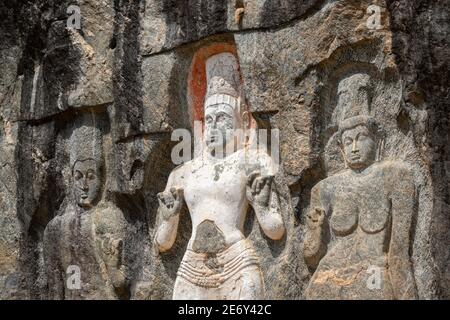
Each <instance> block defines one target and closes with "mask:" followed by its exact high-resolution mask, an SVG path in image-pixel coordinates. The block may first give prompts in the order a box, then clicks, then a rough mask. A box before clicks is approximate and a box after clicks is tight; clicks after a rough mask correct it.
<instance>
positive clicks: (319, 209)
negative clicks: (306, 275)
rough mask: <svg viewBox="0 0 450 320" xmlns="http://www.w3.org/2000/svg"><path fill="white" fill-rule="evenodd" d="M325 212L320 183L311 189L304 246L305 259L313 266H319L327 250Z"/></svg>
mask: <svg viewBox="0 0 450 320" xmlns="http://www.w3.org/2000/svg"><path fill="white" fill-rule="evenodd" d="M325 212H326V210H325V208H324V206H323V204H322V201H321V196H320V184H318V185H316V186H315V187H314V188H313V189H312V191H311V203H310V208H309V212H308V215H307V217H306V223H307V230H306V236H305V242H304V247H303V256H304V258H305V261H306V263H307V265H308V266H310V267H312V268H316V267H317V265H318V264H319V262H320V260H321V259H322V258H323V256H324V255H325V254H326V250H327V244H326V235H325V230H324V221H325Z"/></svg>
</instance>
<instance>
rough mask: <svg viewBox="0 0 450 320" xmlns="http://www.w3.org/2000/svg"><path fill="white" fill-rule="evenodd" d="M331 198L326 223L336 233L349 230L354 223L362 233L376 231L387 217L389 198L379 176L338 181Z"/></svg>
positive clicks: (353, 228)
mask: <svg viewBox="0 0 450 320" xmlns="http://www.w3.org/2000/svg"><path fill="white" fill-rule="evenodd" d="M333 200H334V201H333V205H332V213H331V217H330V227H331V228H332V230H333V232H334V233H335V234H336V235H337V236H346V235H348V234H351V233H352V232H353V231H354V230H355V229H356V228H357V227H359V228H360V229H361V230H362V231H364V232H365V233H369V234H373V233H378V232H381V231H382V230H384V229H385V228H386V226H387V225H388V223H389V221H390V214H391V206H390V200H389V196H388V194H387V192H386V190H385V188H384V187H383V183H382V179H381V178H378V177H371V179H365V180H364V179H361V180H354V181H349V182H348V183H346V184H342V185H341V186H340V187H339V188H337V189H336V193H335V197H334V199H333Z"/></svg>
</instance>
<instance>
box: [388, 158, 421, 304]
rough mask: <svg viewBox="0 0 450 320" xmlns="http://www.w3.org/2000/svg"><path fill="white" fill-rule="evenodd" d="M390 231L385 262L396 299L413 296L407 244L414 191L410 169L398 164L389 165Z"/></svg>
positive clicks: (414, 198) (414, 201)
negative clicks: (386, 262)
mask: <svg viewBox="0 0 450 320" xmlns="http://www.w3.org/2000/svg"><path fill="white" fill-rule="evenodd" d="M392 169H393V171H394V172H393V173H394V174H389V176H390V178H388V179H392V180H391V181H390V183H389V185H390V187H391V201H392V229H391V230H392V231H391V241H390V246H389V254H388V262H389V273H390V279H391V282H392V285H393V290H394V295H395V297H396V299H400V300H402V299H417V290H416V284H415V279H414V274H413V270H412V263H411V257H410V248H411V247H412V237H411V235H412V232H413V217H414V214H415V210H416V191H415V184H414V180H413V176H412V173H411V171H410V170H409V169H408V168H407V167H405V166H403V165H401V166H398V167H396V168H392Z"/></svg>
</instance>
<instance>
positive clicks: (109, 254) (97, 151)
mask: <svg viewBox="0 0 450 320" xmlns="http://www.w3.org/2000/svg"><path fill="white" fill-rule="evenodd" d="M101 139H102V138H101V135H100V131H99V130H98V129H97V128H95V127H93V126H85V125H82V126H80V127H79V128H76V129H75V130H74V131H73V134H72V136H71V140H70V145H71V154H70V166H71V176H72V181H71V182H72V194H73V199H72V201H71V202H70V203H69V204H68V206H67V207H66V209H65V210H64V212H63V213H62V214H60V215H57V216H56V217H54V218H53V219H52V220H51V221H50V223H49V224H48V226H47V228H46V230H45V234H44V255H45V262H46V273H47V281H48V288H49V298H53V299H117V298H120V297H123V295H124V294H125V290H126V288H125V286H126V284H125V282H126V281H125V275H126V267H125V264H124V261H123V247H124V246H123V245H124V243H123V241H124V235H125V228H126V220H125V218H124V216H123V213H122V212H121V210H120V209H119V208H117V207H116V206H115V205H114V204H113V203H112V202H110V201H108V200H106V199H105V198H104V196H103V194H102V193H103V192H104V188H103V185H104V176H105V175H104V168H103V159H102V151H101V148H102V143H101V142H102V140H101ZM72 266H75V268H74V267H72ZM71 270H79V274H74V273H72V271H71ZM77 278H78V279H77ZM78 280H79V281H78ZM77 281H78V283H79V284H77Z"/></svg>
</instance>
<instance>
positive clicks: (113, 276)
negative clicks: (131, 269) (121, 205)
mask: <svg viewBox="0 0 450 320" xmlns="http://www.w3.org/2000/svg"><path fill="white" fill-rule="evenodd" d="M109 214H110V217H109V218H110V219H111V220H112V221H110V223H108V226H107V229H106V230H104V231H106V232H105V233H102V234H99V235H98V236H99V239H100V241H101V249H102V250H101V251H102V255H103V261H104V262H105V266H106V269H107V270H106V271H107V272H108V277H109V279H110V281H111V283H112V285H113V286H114V289H115V291H116V293H122V291H124V289H125V286H126V265H125V263H124V236H125V227H126V222H125V220H124V218H123V216H122V215H123V214H122V212H121V211H120V210H118V209H116V208H113V209H112V210H111V212H109Z"/></svg>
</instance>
